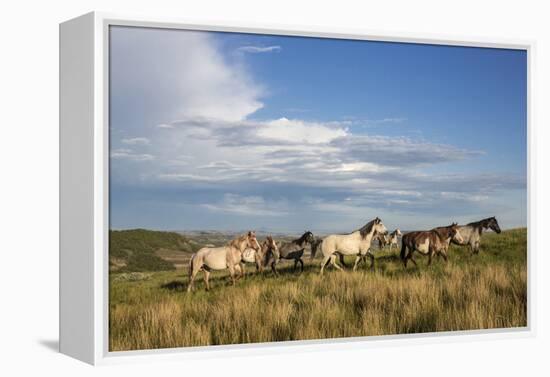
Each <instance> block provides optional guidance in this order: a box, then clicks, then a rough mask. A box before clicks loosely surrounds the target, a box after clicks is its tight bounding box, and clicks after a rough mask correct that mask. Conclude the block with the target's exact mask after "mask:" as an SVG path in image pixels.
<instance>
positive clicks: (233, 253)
mask: <svg viewBox="0 0 550 377" xmlns="http://www.w3.org/2000/svg"><path fill="white" fill-rule="evenodd" d="M247 248H252V249H254V250H260V244H259V243H258V240H257V239H256V234H255V233H254V232H248V234H244V235H242V236H240V237H237V238H235V239H234V240H232V241H230V242H229V243H228V244H227V245H225V246H221V247H203V248H202V249H200V250H199V251H197V252H196V253H195V254H193V255H192V256H191V260H190V262H189V286H188V287H187V292H191V291H192V290H193V287H194V282H195V277H196V276H197V274H198V273H199V271H203V272H204V283H205V284H206V290H209V289H210V285H209V283H208V278H209V277H210V271H211V270H225V269H229V274H230V275H231V282H232V284H233V285H235V266H236V265H238V264H240V263H241V262H242V254H243V252H244V251H245V250H246V249H247Z"/></svg>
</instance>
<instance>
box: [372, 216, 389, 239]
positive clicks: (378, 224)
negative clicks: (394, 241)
mask: <svg viewBox="0 0 550 377" xmlns="http://www.w3.org/2000/svg"><path fill="white" fill-rule="evenodd" d="M373 229H374V234H377V233H378V234H382V235H385V234H387V233H388V230H387V229H386V226H385V225H384V224H383V223H382V220H380V218H379V217H377V218H375V219H374V222H373Z"/></svg>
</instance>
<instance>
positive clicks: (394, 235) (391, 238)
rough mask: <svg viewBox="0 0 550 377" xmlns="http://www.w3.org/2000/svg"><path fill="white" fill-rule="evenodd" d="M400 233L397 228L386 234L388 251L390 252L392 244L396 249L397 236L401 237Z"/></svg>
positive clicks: (397, 245) (397, 244) (397, 243)
mask: <svg viewBox="0 0 550 377" xmlns="http://www.w3.org/2000/svg"><path fill="white" fill-rule="evenodd" d="M402 235H403V234H402V233H401V231H400V230H399V228H398V229H396V230H394V231H393V232H391V233H390V235H389V236H388V243H389V244H390V252H391V249H392V246H394V245H395V247H396V248H397V249H399V237H401V236H402Z"/></svg>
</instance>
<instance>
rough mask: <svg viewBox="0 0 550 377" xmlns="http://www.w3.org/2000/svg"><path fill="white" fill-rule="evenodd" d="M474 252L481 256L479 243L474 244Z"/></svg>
mask: <svg viewBox="0 0 550 377" xmlns="http://www.w3.org/2000/svg"><path fill="white" fill-rule="evenodd" d="M474 251H475V253H476V254H479V242H476V243H475V244H474Z"/></svg>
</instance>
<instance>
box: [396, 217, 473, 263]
mask: <svg viewBox="0 0 550 377" xmlns="http://www.w3.org/2000/svg"><path fill="white" fill-rule="evenodd" d="M452 239H456V240H457V241H458V242H462V236H461V235H460V233H459V232H458V225H457V224H456V223H452V224H451V225H449V226H446V227H439V228H434V229H432V230H425V231H416V232H410V233H407V234H405V235H404V236H403V239H402V240H401V253H400V257H401V260H402V261H403V265H404V266H405V268H407V262H408V260H409V259H410V260H411V261H412V262H413V263H414V265H415V266H417V264H416V261H415V260H414V259H413V253H414V252H415V251H418V252H419V253H420V254H423V255H427V256H428V266H429V265H431V264H432V257H433V255H434V254H438V255H442V256H443V258H445V261H447V248H448V247H449V243H450V242H451V240H452Z"/></svg>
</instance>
